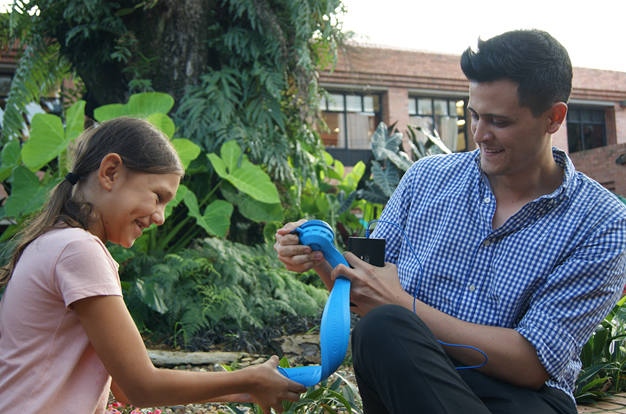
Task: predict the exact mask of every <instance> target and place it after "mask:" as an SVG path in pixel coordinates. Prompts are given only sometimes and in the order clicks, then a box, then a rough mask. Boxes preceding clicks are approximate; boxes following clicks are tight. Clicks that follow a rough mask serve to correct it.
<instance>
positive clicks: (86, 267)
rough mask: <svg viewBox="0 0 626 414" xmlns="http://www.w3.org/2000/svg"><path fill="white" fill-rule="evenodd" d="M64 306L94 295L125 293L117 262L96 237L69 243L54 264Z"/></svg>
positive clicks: (118, 294)
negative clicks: (120, 280) (121, 284)
mask: <svg viewBox="0 0 626 414" xmlns="http://www.w3.org/2000/svg"><path fill="white" fill-rule="evenodd" d="M55 278H56V283H57V286H58V289H59V291H60V292H61V295H62V296H63V300H64V302H65V306H66V307H69V306H70V305H71V304H72V303H74V302H76V301H77V300H80V299H84V298H88V297H93V296H122V289H121V286H120V282H119V276H118V273H117V266H116V264H115V261H114V260H113V259H112V258H111V257H110V255H108V253H107V252H106V249H105V247H104V246H103V245H101V244H100V243H98V241H96V240H95V239H93V238H84V239H80V240H74V241H71V242H70V243H68V245H67V246H66V248H65V249H64V250H63V252H62V253H61V255H60V256H59V260H58V261H57V263H56V266H55Z"/></svg>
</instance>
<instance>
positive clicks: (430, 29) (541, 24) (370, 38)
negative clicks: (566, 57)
mask: <svg viewBox="0 0 626 414" xmlns="http://www.w3.org/2000/svg"><path fill="white" fill-rule="evenodd" d="M12 2H13V1H12V0H0V9H3V8H4V6H5V5H6V4H11V3H12ZM575 3H576V4H575ZM343 4H344V5H345V7H346V9H347V13H346V14H345V15H342V16H340V20H341V21H342V22H343V27H344V29H345V30H351V31H353V32H355V33H356V34H357V35H358V37H357V40H358V41H360V42H364V43H370V44H376V45H381V46H391V47H395V48H401V49H409V50H420V51H429V52H442V53H449V54H455V55H460V54H461V53H462V52H463V51H464V50H465V49H467V48H468V47H472V48H475V47H476V43H477V40H478V38H479V37H481V38H482V39H488V38H490V37H492V36H495V35H497V34H500V33H503V32H506V31H508V30H515V29H541V30H545V31H547V32H549V33H550V34H552V36H554V37H555V38H556V39H557V40H559V41H560V42H561V43H562V44H563V46H565V47H566V48H567V50H568V51H569V54H570V58H571V59H572V63H573V65H574V66H580V67H586V68H594V69H608V70H616V71H620V72H626V20H625V19H624V16H626V0H595V1H592V2H574V1H563V0H561V1H555V0H523V1H520V0H518V1H506V0H504V1H503V0H473V1H467V0H443V1H432V0H427V1H417V0H382V1H381V0H343Z"/></svg>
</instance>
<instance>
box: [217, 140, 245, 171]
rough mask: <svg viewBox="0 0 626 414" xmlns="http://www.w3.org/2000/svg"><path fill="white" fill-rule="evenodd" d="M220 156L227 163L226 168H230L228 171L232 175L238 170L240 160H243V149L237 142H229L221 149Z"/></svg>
mask: <svg viewBox="0 0 626 414" xmlns="http://www.w3.org/2000/svg"><path fill="white" fill-rule="evenodd" d="M220 155H221V156H222V159H223V160H224V162H225V163H226V168H228V171H230V172H231V173H232V172H233V171H234V170H236V169H237V167H238V166H239V160H240V159H241V158H242V157H241V147H240V146H239V144H237V141H234V140H231V141H228V142H226V143H224V145H222V148H220Z"/></svg>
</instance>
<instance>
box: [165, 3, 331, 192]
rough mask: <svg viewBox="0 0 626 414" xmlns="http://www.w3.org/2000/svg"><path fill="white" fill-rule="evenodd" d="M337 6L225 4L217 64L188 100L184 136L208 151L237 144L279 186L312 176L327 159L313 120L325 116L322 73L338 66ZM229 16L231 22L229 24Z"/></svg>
mask: <svg viewBox="0 0 626 414" xmlns="http://www.w3.org/2000/svg"><path fill="white" fill-rule="evenodd" d="M340 7H341V3H340V2H339V1H338V0H322V1H320V0H307V1H295V0H282V1H279V2H275V3H274V4H273V5H272V4H270V3H269V2H265V1H255V2H252V1H225V2H223V10H221V12H222V13H223V15H224V16H225V18H224V19H219V20H218V21H217V22H215V24H213V25H211V26H209V36H208V37H209V42H208V44H209V48H210V50H211V53H212V56H213V59H212V64H210V65H209V67H208V68H207V72H206V73H205V74H203V75H202V76H201V77H200V79H199V80H200V82H199V83H198V84H197V85H191V86H190V87H189V88H188V93H187V94H186V95H185V96H184V97H183V99H182V101H181V105H180V107H179V109H178V112H177V115H178V117H179V120H180V125H181V127H182V133H183V134H185V135H187V136H189V137H190V138H191V139H192V140H194V142H196V143H198V144H199V145H200V146H202V147H203V149H205V150H206V151H207V152H213V151H215V149H216V148H217V147H219V146H220V145H221V144H222V143H224V142H225V141H227V140H232V139H236V140H238V141H239V142H240V143H241V145H242V147H243V148H244V151H245V152H248V151H249V154H250V157H251V158H252V159H253V160H255V161H256V162H259V163H262V164H264V165H265V166H267V169H268V172H269V173H270V174H271V175H272V177H273V178H274V179H275V180H277V181H286V182H288V183H292V184H293V183H296V182H297V175H298V174H301V175H302V177H304V179H306V178H309V177H311V176H312V171H310V169H309V160H308V157H309V153H310V154H313V155H315V156H319V155H320V151H321V146H320V141H319V137H318V136H317V134H316V133H315V132H314V131H313V130H312V128H311V125H310V123H309V120H310V119H316V117H317V112H318V110H319V98H318V96H319V92H320V91H319V89H318V85H317V76H316V71H317V68H319V67H323V66H325V63H327V62H325V60H326V59H327V58H328V57H330V58H331V60H332V61H334V56H335V53H334V51H335V49H336V47H337V40H338V39H340V38H341V33H340V31H339V26H338V23H337V21H336V19H335V17H334V15H335V14H336V13H337V11H340V10H341V9H340ZM227 16H230V18H228V17H227Z"/></svg>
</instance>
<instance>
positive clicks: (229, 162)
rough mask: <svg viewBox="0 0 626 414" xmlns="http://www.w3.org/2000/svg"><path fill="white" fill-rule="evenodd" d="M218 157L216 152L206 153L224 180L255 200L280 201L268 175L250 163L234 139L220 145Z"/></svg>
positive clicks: (268, 202) (267, 202)
mask: <svg viewBox="0 0 626 414" xmlns="http://www.w3.org/2000/svg"><path fill="white" fill-rule="evenodd" d="M220 154H221V155H222V157H221V158H220V157H218V156H217V155H216V154H214V153H211V154H207V157H208V158H209V160H210V161H211V163H212V164H213V168H214V169H215V172H216V173H217V174H218V175H219V176H220V177H221V178H222V179H224V180H227V181H228V182H230V183H231V184H232V185H234V186H235V187H237V189H238V190H239V191H242V192H244V193H246V194H248V195H250V196H251V197H252V198H254V199H255V200H257V201H260V202H262V203H266V204H276V203H279V202H280V198H279V196H278V190H276V186H275V185H274V183H272V180H271V179H270V176H269V175H267V173H265V171H263V169H262V168H261V167H259V166H258V165H254V164H252V163H251V162H250V161H249V160H248V157H247V156H246V155H245V154H242V153H241V147H239V144H238V143H237V142H236V141H234V140H233V141H228V142H226V143H225V144H224V145H222V148H221V151H220Z"/></svg>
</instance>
